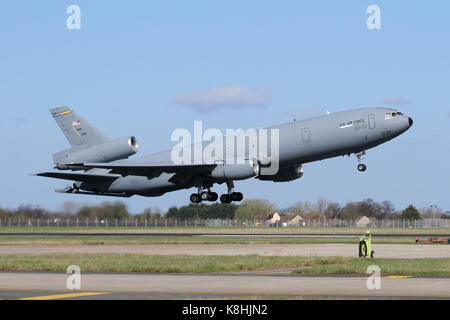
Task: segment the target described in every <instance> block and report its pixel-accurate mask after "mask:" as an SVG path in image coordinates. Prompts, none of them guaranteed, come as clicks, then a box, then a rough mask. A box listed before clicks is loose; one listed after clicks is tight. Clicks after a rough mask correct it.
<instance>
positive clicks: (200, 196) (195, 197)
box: [190, 188, 219, 203]
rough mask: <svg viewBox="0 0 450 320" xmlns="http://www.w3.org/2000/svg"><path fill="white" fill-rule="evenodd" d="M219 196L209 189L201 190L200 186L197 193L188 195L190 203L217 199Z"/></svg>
mask: <svg viewBox="0 0 450 320" xmlns="http://www.w3.org/2000/svg"><path fill="white" fill-rule="evenodd" d="M218 198H219V195H218V194H217V193H215V192H211V190H209V189H208V191H202V189H201V188H199V189H198V193H193V194H191V196H190V200H191V202H192V203H200V202H202V201H212V202H214V201H217V199H218Z"/></svg>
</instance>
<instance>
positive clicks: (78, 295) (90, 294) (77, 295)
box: [19, 292, 111, 300]
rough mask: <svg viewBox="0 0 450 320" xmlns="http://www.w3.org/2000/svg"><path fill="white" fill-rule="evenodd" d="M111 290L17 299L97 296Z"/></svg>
mask: <svg viewBox="0 0 450 320" xmlns="http://www.w3.org/2000/svg"><path fill="white" fill-rule="evenodd" d="M110 293H111V292H78V293H66V294H57V295H52V296H38V297H28V298H22V299H19V300H56V299H65V298H77V297H87V296H97V295H102V294H110Z"/></svg>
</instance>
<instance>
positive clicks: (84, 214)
mask: <svg viewBox="0 0 450 320" xmlns="http://www.w3.org/2000/svg"><path fill="white" fill-rule="evenodd" d="M93 212H94V210H93V208H92V207H89V206H84V207H82V208H81V209H80V210H78V212H77V213H76V216H77V218H79V219H86V218H92V217H93V215H94V214H93Z"/></svg>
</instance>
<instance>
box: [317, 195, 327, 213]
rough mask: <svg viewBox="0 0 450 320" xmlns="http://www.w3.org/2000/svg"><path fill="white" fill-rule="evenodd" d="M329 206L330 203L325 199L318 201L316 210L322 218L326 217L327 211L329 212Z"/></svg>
mask: <svg viewBox="0 0 450 320" xmlns="http://www.w3.org/2000/svg"><path fill="white" fill-rule="evenodd" d="M329 204H330V201H328V200H327V199H325V198H319V199H318V200H317V205H316V209H317V212H319V213H320V216H323V215H325V211H326V210H327V208H328V205H329Z"/></svg>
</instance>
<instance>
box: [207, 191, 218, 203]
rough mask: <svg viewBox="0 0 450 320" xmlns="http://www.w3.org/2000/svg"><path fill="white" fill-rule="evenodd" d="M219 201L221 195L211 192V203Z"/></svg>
mask: <svg viewBox="0 0 450 320" xmlns="http://www.w3.org/2000/svg"><path fill="white" fill-rule="evenodd" d="M217 199H219V195H218V194H217V193H215V192H209V201H212V202H214V201H217Z"/></svg>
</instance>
